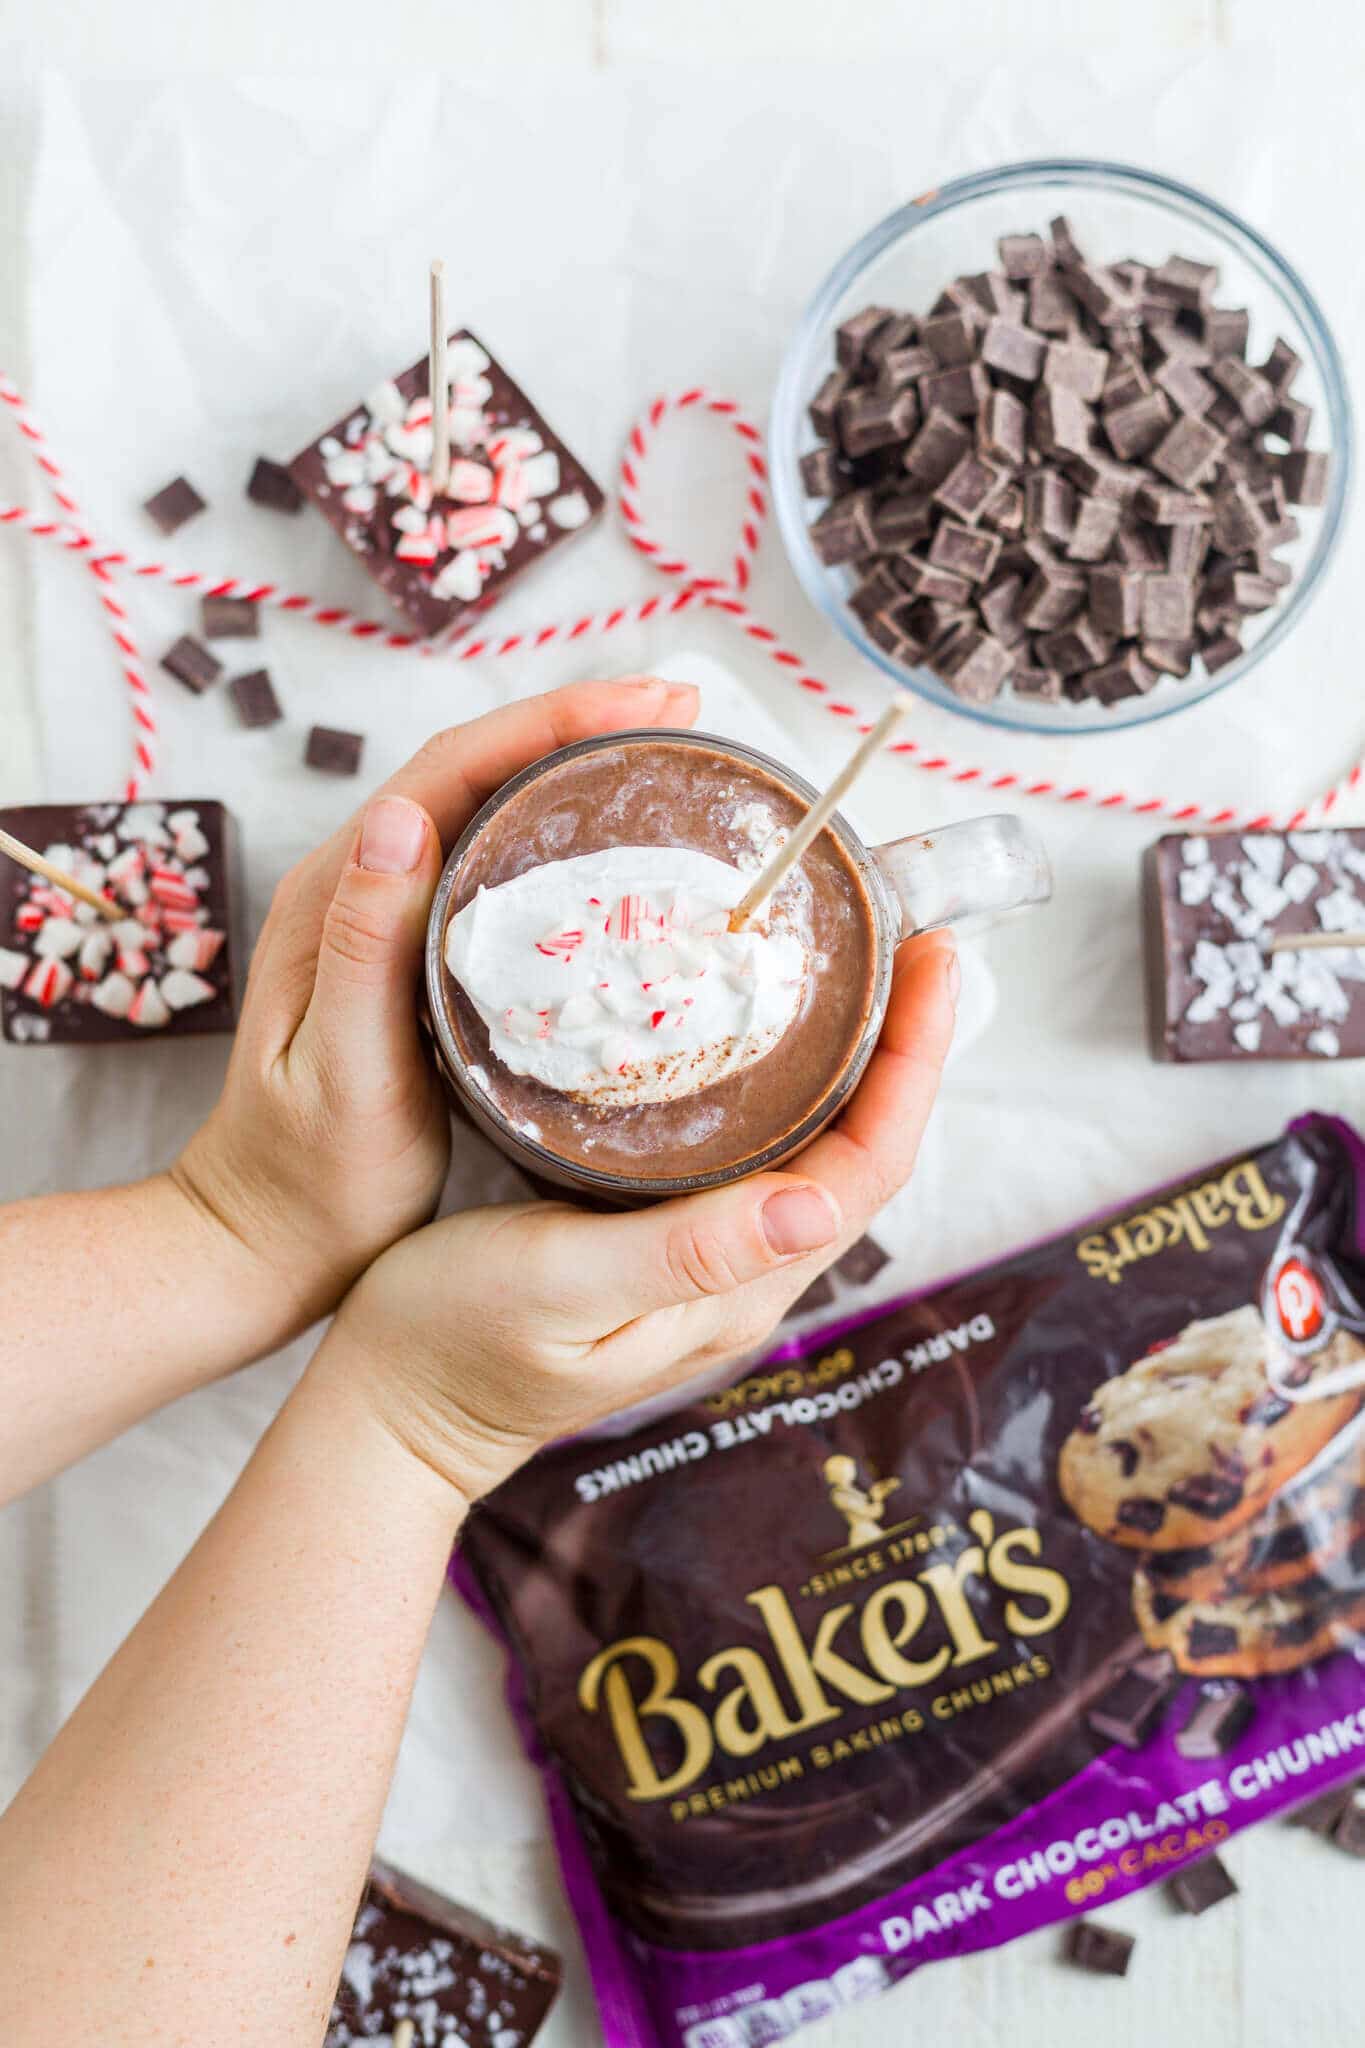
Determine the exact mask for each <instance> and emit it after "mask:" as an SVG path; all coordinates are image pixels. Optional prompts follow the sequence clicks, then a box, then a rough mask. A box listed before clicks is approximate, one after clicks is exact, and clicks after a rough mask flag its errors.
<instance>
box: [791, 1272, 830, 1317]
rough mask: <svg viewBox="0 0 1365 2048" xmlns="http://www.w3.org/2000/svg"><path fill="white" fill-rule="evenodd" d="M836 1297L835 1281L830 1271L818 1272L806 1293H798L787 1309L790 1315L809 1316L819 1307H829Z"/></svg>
mask: <svg viewBox="0 0 1365 2048" xmlns="http://www.w3.org/2000/svg"><path fill="white" fill-rule="evenodd" d="M833 1299H834V1283H833V1281H832V1280H831V1279H830V1277H829V1274H828V1273H817V1274H816V1276H815V1278H814V1279H813V1280H812V1281H811V1283H810V1286H809V1287H808V1288H807V1289H806V1291H805V1293H804V1294H798V1295H797V1297H796V1300H795V1301H794V1302H793V1303H792V1305H791V1307H790V1308H789V1309H788V1310H787V1315H788V1316H789V1317H790V1316H808V1315H810V1314H811V1313H812V1311H813V1310H815V1309H817V1308H828V1307H829V1305H830V1303H831V1302H832V1301H833Z"/></svg>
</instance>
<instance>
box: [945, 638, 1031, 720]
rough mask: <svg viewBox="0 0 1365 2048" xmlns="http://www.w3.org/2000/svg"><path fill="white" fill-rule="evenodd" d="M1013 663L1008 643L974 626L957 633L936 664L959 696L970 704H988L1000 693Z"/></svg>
mask: <svg viewBox="0 0 1365 2048" xmlns="http://www.w3.org/2000/svg"><path fill="white" fill-rule="evenodd" d="M1011 666H1012V661H1011V656H1010V651H1009V649H1008V647H1002V646H1001V644H1000V642H999V641H998V640H995V639H993V638H992V637H991V635H990V634H989V633H982V632H980V631H978V630H976V629H975V628H973V627H968V628H967V629H966V630H964V631H963V632H961V633H960V634H958V635H957V637H956V638H955V639H954V640H953V642H952V645H951V647H950V648H949V650H948V652H947V653H946V654H944V655H939V656H937V657H936V658H935V661H934V667H935V669H936V670H937V672H938V674H939V675H941V676H942V678H943V680H944V682H946V683H947V684H948V686H949V688H950V689H951V690H952V691H953V692H954V694H955V695H956V696H959V697H963V698H965V699H966V701H967V702H968V703H969V704H988V703H989V702H990V700H991V698H992V697H998V696H999V694H1000V691H1001V689H1002V687H1003V685H1004V681H1005V678H1006V676H1007V675H1008V674H1009V672H1010V668H1011Z"/></svg>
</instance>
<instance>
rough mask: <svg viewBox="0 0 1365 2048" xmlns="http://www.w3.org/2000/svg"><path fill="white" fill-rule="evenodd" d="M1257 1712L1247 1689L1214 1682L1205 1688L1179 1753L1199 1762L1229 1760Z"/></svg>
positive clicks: (1183, 1731) (1180, 1737) (1177, 1742)
mask: <svg viewBox="0 0 1365 2048" xmlns="http://www.w3.org/2000/svg"><path fill="white" fill-rule="evenodd" d="M1255 1711H1256V1710H1255V1708H1254V1707H1253V1705H1252V1703H1251V1695H1250V1693H1249V1692H1247V1691H1246V1690H1245V1688H1244V1687H1242V1686H1240V1685H1237V1684H1235V1683H1232V1682H1225V1681H1222V1680H1217V1679H1215V1680H1213V1681H1211V1682H1210V1683H1209V1684H1208V1685H1205V1686H1203V1687H1201V1689H1200V1693H1199V1698H1198V1700H1197V1701H1196V1702H1195V1704H1194V1706H1193V1708H1192V1709H1191V1711H1190V1716H1189V1719H1188V1720H1187V1721H1186V1722H1185V1725H1184V1726H1183V1727H1182V1728H1181V1729H1180V1730H1179V1732H1178V1733H1177V1735H1176V1738H1175V1746H1176V1751H1177V1753H1178V1754H1179V1755H1180V1756H1184V1757H1189V1758H1190V1759H1191V1760H1192V1761H1198V1762H1206V1761H1208V1760H1209V1759H1211V1758H1213V1757H1216V1756H1225V1755H1226V1754H1227V1752H1228V1750H1230V1749H1231V1748H1232V1746H1233V1744H1234V1743H1235V1742H1237V1741H1238V1740H1239V1739H1240V1738H1241V1736H1243V1735H1244V1734H1245V1733H1246V1730H1247V1728H1248V1727H1249V1726H1250V1723H1251V1720H1252V1716H1253V1715H1254V1713H1255Z"/></svg>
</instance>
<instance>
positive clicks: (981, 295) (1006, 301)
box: [962, 270, 1015, 319]
mask: <svg viewBox="0 0 1365 2048" xmlns="http://www.w3.org/2000/svg"><path fill="white" fill-rule="evenodd" d="M962 282H963V283H964V284H965V285H966V287H967V290H968V291H969V292H970V293H971V295H972V297H973V298H974V299H975V301H976V303H977V305H978V306H979V307H980V308H981V310H982V312H983V313H985V314H987V315H988V316H993V315H995V314H997V313H998V314H1001V315H1003V316H1004V318H1005V319H1011V318H1013V317H1014V314H1015V303H1014V294H1013V293H1012V292H1011V290H1010V281H1009V279H1008V278H1007V277H1006V276H1005V275H1004V274H1003V272H1001V271H999V270H980V271H978V272H977V273H976V275H975V276H974V277H964V278H963V280H962Z"/></svg>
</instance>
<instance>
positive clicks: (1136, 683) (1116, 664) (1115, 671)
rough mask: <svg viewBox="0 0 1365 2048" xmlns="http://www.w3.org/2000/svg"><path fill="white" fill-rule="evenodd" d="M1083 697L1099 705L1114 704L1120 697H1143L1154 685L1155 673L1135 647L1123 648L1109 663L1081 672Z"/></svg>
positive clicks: (1102, 663)
mask: <svg viewBox="0 0 1365 2048" xmlns="http://www.w3.org/2000/svg"><path fill="white" fill-rule="evenodd" d="M1082 680H1083V681H1084V683H1085V694H1086V695H1087V696H1089V697H1093V698H1094V699H1095V701H1096V702H1097V703H1099V704H1117V703H1119V702H1120V701H1121V700H1122V699H1123V698H1124V697H1145V696H1146V694H1147V692H1148V691H1149V690H1150V689H1153V688H1154V687H1155V685H1156V671H1155V670H1154V669H1151V668H1149V667H1148V666H1147V663H1146V662H1145V661H1144V660H1143V659H1142V657H1141V655H1140V654H1139V653H1138V651H1137V649H1136V647H1126V648H1125V649H1124V651H1123V653H1122V654H1120V655H1119V656H1118V657H1117V658H1116V659H1115V660H1113V661H1106V662H1101V664H1100V665H1099V667H1098V668H1088V669H1085V670H1083V671H1082Z"/></svg>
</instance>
